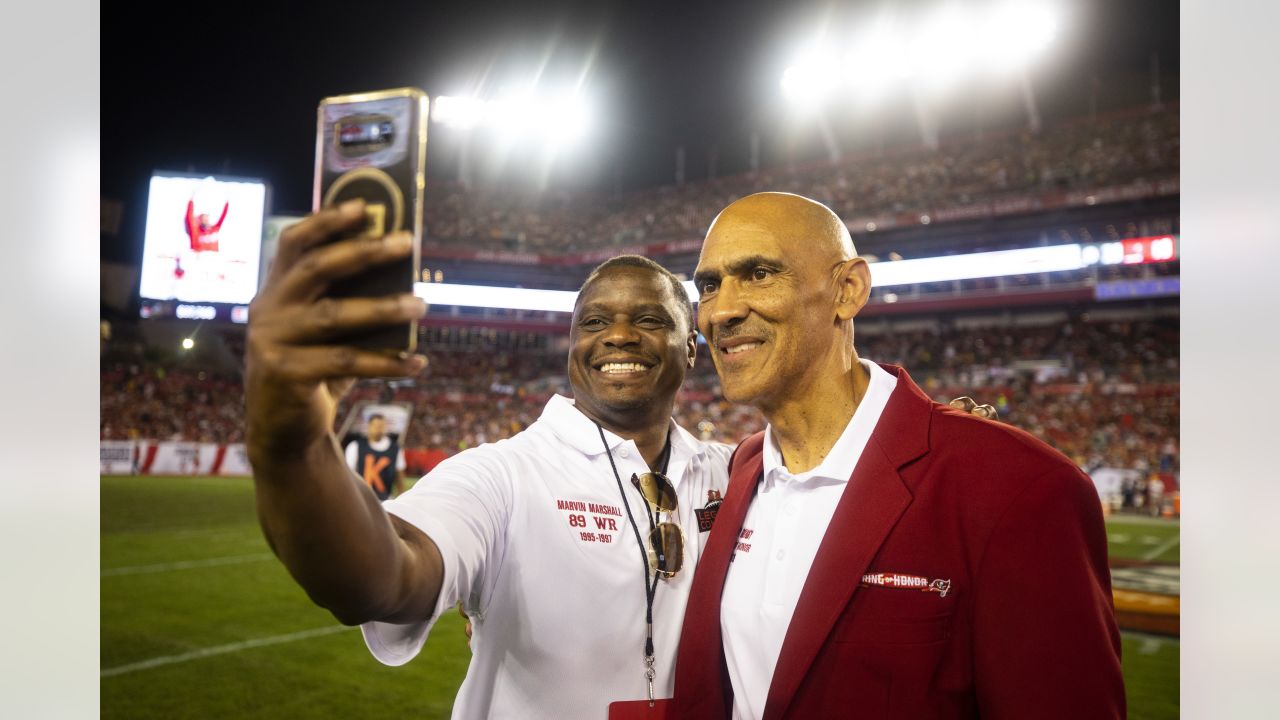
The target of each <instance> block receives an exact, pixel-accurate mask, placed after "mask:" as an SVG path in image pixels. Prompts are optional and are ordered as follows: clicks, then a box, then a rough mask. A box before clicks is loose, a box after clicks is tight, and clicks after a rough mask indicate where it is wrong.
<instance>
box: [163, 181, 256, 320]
mask: <svg viewBox="0 0 1280 720" xmlns="http://www.w3.org/2000/svg"><path fill="white" fill-rule="evenodd" d="M266 202H267V186H266V183H265V182H263V181H261V180H251V179H243V178H227V177H214V176H199V175H189V174H182V173H164V172H157V173H154V174H153V175H152V176H151V187H150V193H149V194H148V199H147V220H146V231H145V234H144V238H143V256H142V272H141V281H140V284H139V287H138V294H139V296H140V299H141V300H142V315H143V317H174V318H178V319H184V320H188V319H189V320H214V319H226V320H232V321H237V322H238V321H242V319H243V318H244V317H246V315H247V313H246V310H245V306H247V305H248V304H249V301H250V300H252V299H253V296H254V294H255V293H256V292H257V289H258V276H259V274H258V265H259V261H260V255H261V246H262V229H263V220H264V217H265V212H266Z"/></svg>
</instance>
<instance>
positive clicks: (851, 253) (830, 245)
mask: <svg viewBox="0 0 1280 720" xmlns="http://www.w3.org/2000/svg"><path fill="white" fill-rule="evenodd" d="M722 223H724V224H726V225H730V226H741V225H754V226H756V227H758V228H759V229H761V230H764V231H766V232H768V233H770V234H771V235H773V236H775V237H776V238H777V239H778V241H779V242H780V243H781V244H783V245H786V246H787V247H789V248H795V249H796V250H804V251H806V252H812V253H813V256H814V259H815V260H821V261H824V262H830V263H837V262H842V261H844V260H850V259H852V258H854V257H857V254H858V252H857V250H855V249H854V247H853V238H852V237H850V235H849V228H848V227H846V226H845V224H844V222H843V221H842V220H840V217H839V216H838V215H836V214H835V213H834V212H832V211H831V209H830V208H828V207H827V206H826V205H823V204H822V203H820V202H818V201H816V200H810V199H809V198H807V197H803V196H801V195H793V194H792V193H783V192H762V193H756V194H754V195H748V196H746V197H744V198H742V199H740V200H737V201H735V202H733V203H732V204H730V205H729V206H728V207H726V208H725V209H724V210H721V211H720V214H719V215H717V216H716V219H715V220H713V221H712V222H711V228H710V229H709V230H708V231H707V234H708V236H710V235H712V234H714V233H716V230H717V226H719V225H721V224H722ZM724 229H725V230H728V229H729V228H727V227H726V228H724Z"/></svg>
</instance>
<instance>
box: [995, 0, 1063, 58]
mask: <svg viewBox="0 0 1280 720" xmlns="http://www.w3.org/2000/svg"><path fill="white" fill-rule="evenodd" d="M983 31H984V32H983V39H982V43H981V44H982V48H983V55H984V56H985V59H986V61H987V63H988V64H989V65H990V66H991V68H992V69H994V70H1012V69H1016V68H1021V67H1025V66H1026V64H1027V63H1029V62H1031V61H1032V60H1034V59H1035V58H1036V56H1038V55H1040V54H1041V53H1043V52H1044V51H1045V50H1046V49H1048V47H1049V45H1050V44H1052V43H1053V40H1054V37H1056V35H1057V32H1058V14H1057V13H1056V12H1055V11H1054V10H1053V8H1051V7H1049V6H1048V5H1046V4H1044V3H1038V2H1025V1H1024V2H1009V3H1006V4H1004V5H1000V6H997V7H995V8H993V9H992V11H991V13H990V15H989V16H988V17H987V21H986V23H985V24H984V27H983Z"/></svg>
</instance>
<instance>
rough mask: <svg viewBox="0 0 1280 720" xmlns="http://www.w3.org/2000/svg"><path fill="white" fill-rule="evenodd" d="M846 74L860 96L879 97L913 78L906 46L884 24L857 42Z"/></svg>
mask: <svg viewBox="0 0 1280 720" xmlns="http://www.w3.org/2000/svg"><path fill="white" fill-rule="evenodd" d="M846 70H847V72H848V74H849V78H850V80H851V82H852V84H853V87H854V89H855V90H856V91H857V92H858V93H859V94H860V95H862V94H865V93H870V94H873V95H874V94H878V93H880V92H882V91H884V90H887V89H888V88H889V87H891V86H892V85H893V84H895V83H897V82H899V81H901V80H904V79H906V78H907V77H909V76H910V75H911V65H910V63H908V62H907V57H906V46H905V44H904V43H903V41H902V39H901V38H900V37H899V35H898V34H897V32H895V30H894V29H893V28H892V27H891V26H890V25H889V24H888V23H885V22H881V23H878V24H876V25H874V26H872V27H870V28H869V29H867V30H866V31H865V32H863V33H862V35H861V37H860V38H859V39H858V40H856V41H855V42H854V44H853V49H852V50H850V52H849V54H848V56H847V64H846Z"/></svg>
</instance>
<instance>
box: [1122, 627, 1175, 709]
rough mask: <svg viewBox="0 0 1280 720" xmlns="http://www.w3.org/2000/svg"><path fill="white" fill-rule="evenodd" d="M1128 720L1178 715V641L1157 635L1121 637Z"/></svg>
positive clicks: (1134, 634)
mask: <svg viewBox="0 0 1280 720" xmlns="http://www.w3.org/2000/svg"><path fill="white" fill-rule="evenodd" d="M1121 643H1122V650H1121V652H1122V653H1123V654H1122V656H1121V657H1122V661H1121V664H1122V665H1123V666H1124V687H1125V693H1126V694H1127V695H1128V697H1129V720H1170V719H1171V718H1176V717H1178V656H1179V648H1178V641H1177V639H1175V638H1165V637H1159V636H1155V635H1140V634H1137V633H1124V634H1123V636H1122V637H1121Z"/></svg>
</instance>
